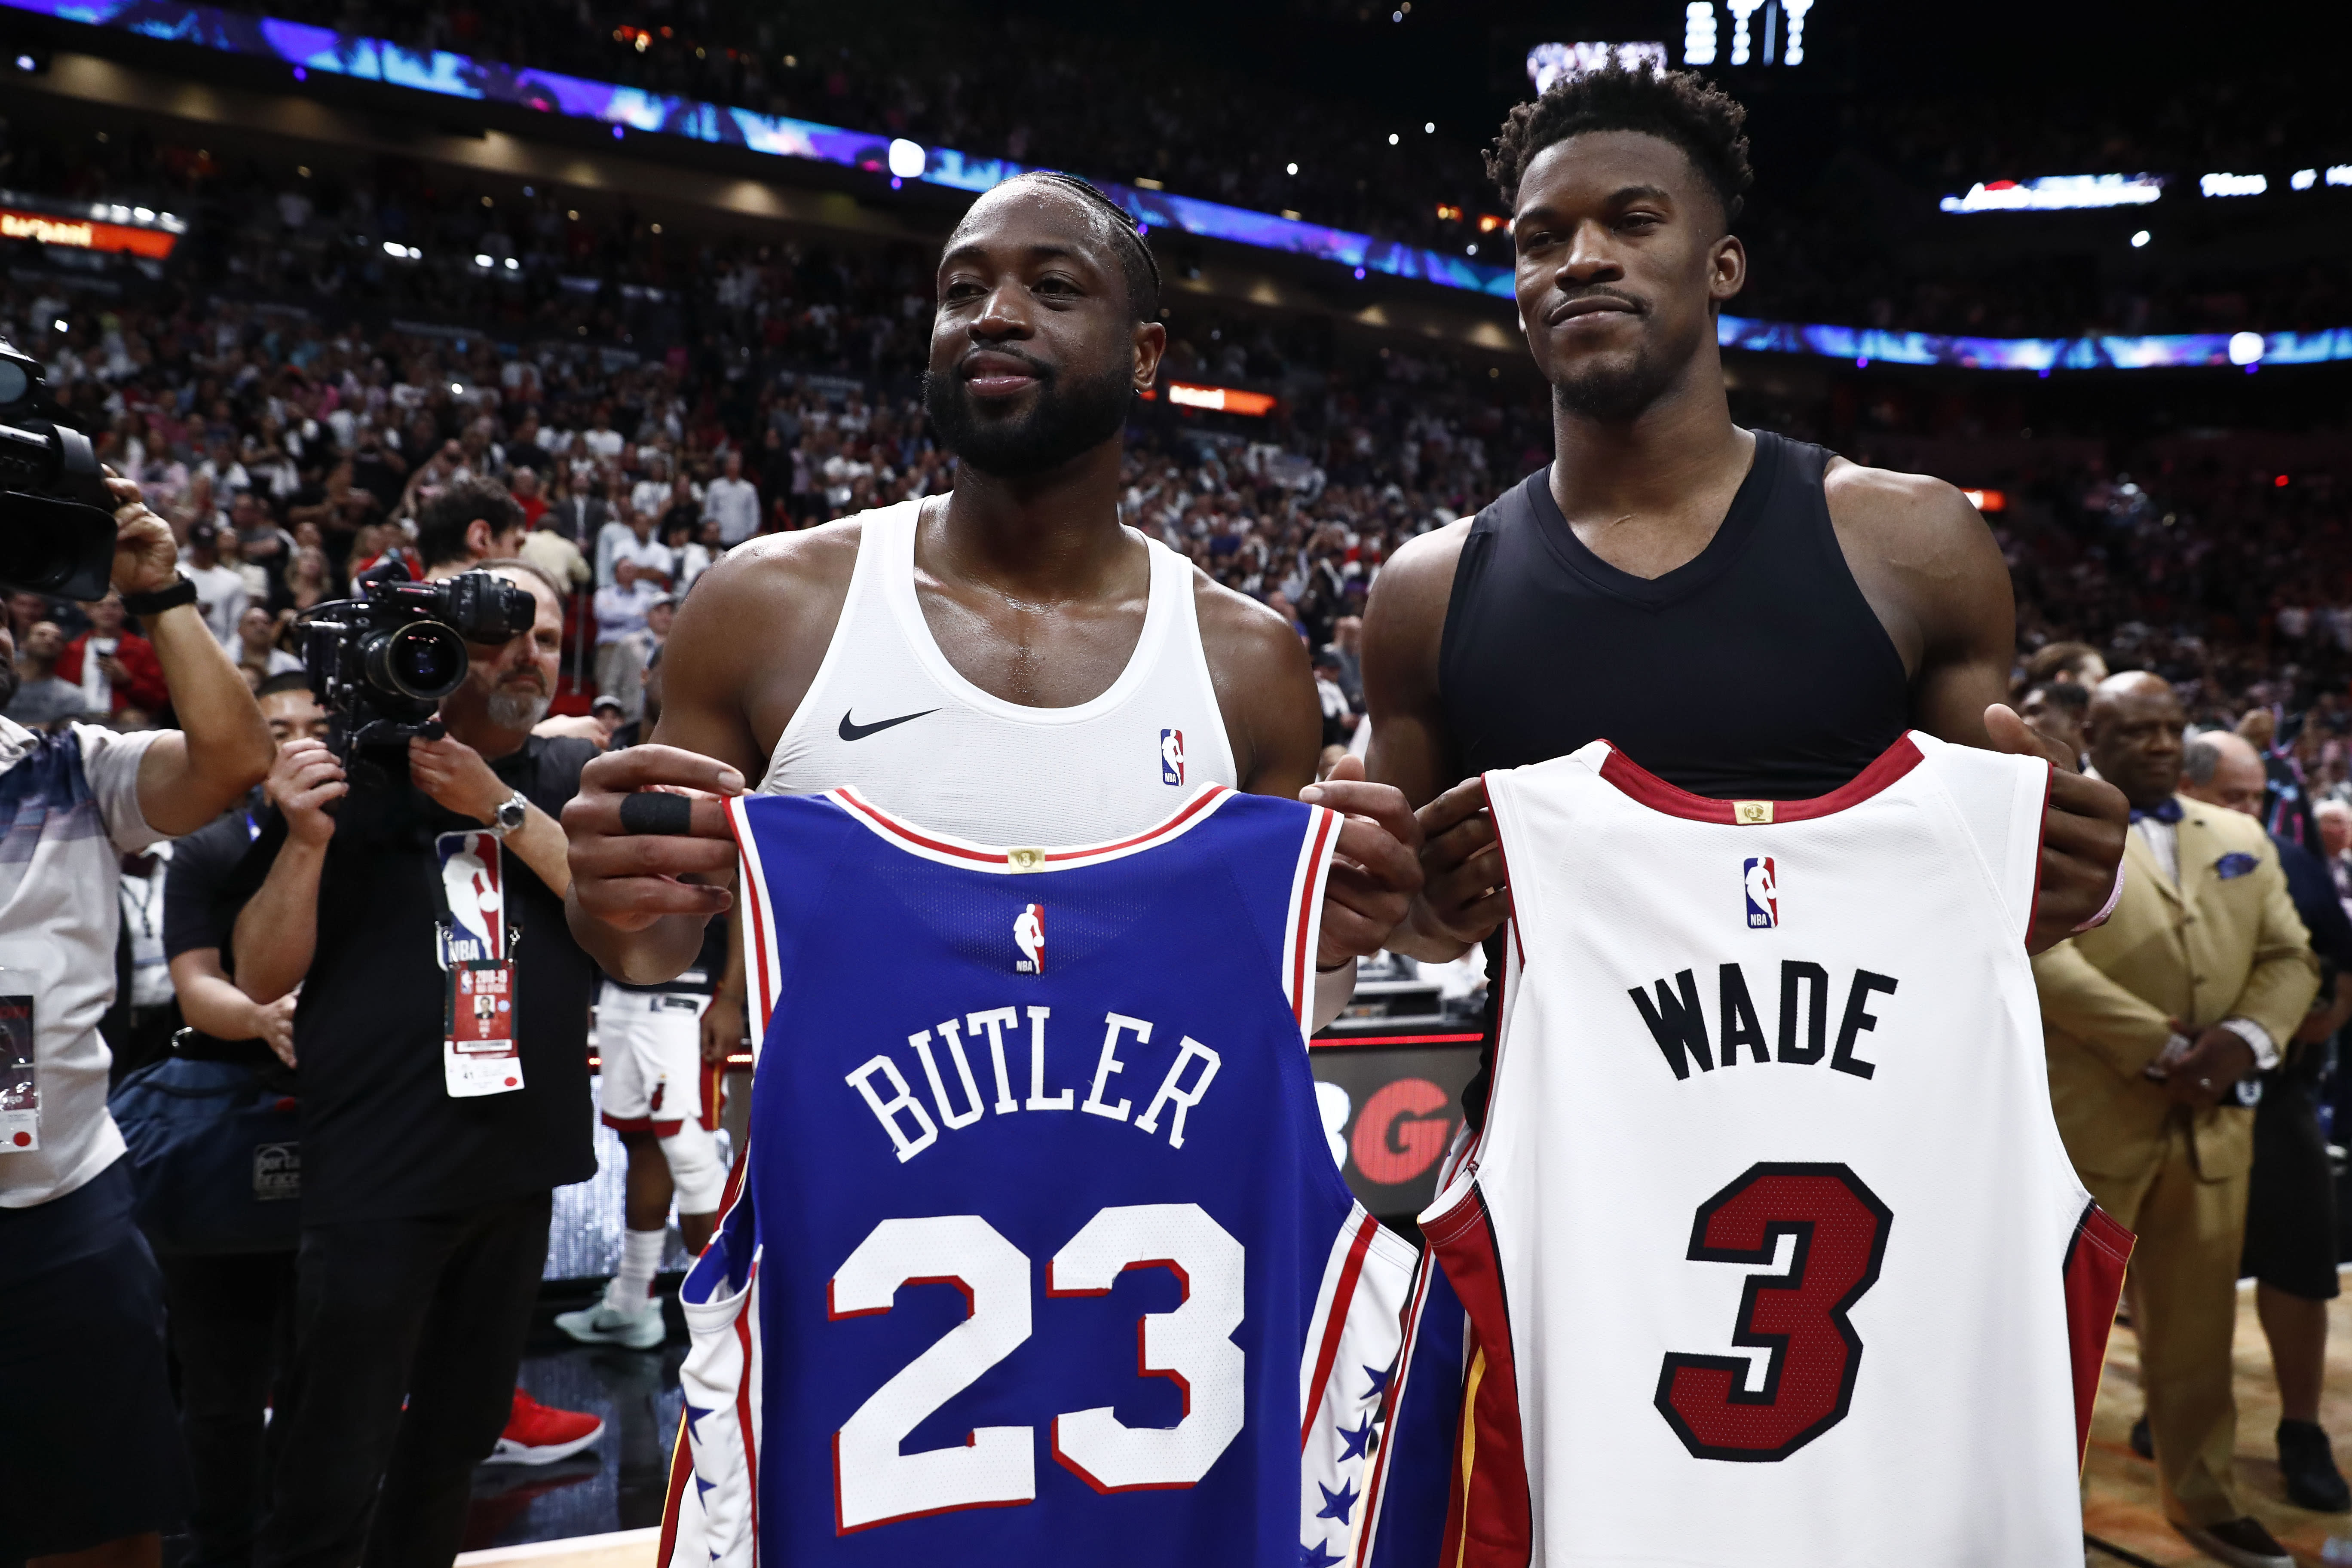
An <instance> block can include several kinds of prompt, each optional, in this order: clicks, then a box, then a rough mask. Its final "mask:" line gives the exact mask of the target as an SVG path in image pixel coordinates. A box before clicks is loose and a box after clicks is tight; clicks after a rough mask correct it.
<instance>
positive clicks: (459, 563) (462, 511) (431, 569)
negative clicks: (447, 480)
mask: <svg viewBox="0 0 2352 1568" xmlns="http://www.w3.org/2000/svg"><path fill="white" fill-rule="evenodd" d="M528 532H529V529H528V528H527V527H526V526H525V524H524V522H523V517H522V508H521V507H520V506H518V505H516V504H515V499H514V497H513V496H511V495H509V494H508V493H507V490H506V487H505V486H503V485H500V484H499V483H498V482H497V481H496V480H494V479H470V478H469V479H461V480H457V481H455V482H453V483H451V484H449V485H448V486H447V487H446V488H445V489H441V490H440V491H438V492H437V493H436V494H435V495H434V497H433V499H432V500H428V501H426V502H425V504H424V506H423V507H421V508H420V509H419V510H417V513H416V554H417V558H418V559H419V560H421V561H423V562H424V563H425V576H426V577H427V578H435V577H455V576H457V574H459V573H461V572H471V571H473V570H474V569H475V568H476V567H477V566H478V565H480V563H483V562H485V561H491V560H499V561H511V560H513V559H514V558H515V557H516V556H517V555H518V554H519V553H520V552H521V550H522V545H523V539H524V536H525V535H526V534H527V533H528Z"/></svg>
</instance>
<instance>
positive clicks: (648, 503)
mask: <svg viewBox="0 0 2352 1568" xmlns="http://www.w3.org/2000/svg"><path fill="white" fill-rule="evenodd" d="M671 499H672V498H671V494H670V479H669V459H668V458H666V457H664V456H663V455H662V454H661V453H659V452H655V453H652V454H650V455H649V456H648V457H647V458H646V470H645V478H643V479H639V480H638V481H637V482H636V484H635V486H634V487H632V488H631V489H630V491H629V510H631V511H632V512H635V513H637V514H639V515H641V516H643V517H646V518H647V519H649V520H652V521H654V522H656V523H658V521H660V518H661V514H662V513H663V512H665V511H667V510H669V505H670V501H671Z"/></svg>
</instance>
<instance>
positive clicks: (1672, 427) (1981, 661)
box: [1363, 68, 2127, 1119]
mask: <svg viewBox="0 0 2352 1568" xmlns="http://www.w3.org/2000/svg"><path fill="white" fill-rule="evenodd" d="M1744 117H1745V111H1744V110H1742V109H1741V108H1740V107H1739V106H1738V104H1736V103H1734V102H1733V101H1732V100H1730V99H1729V98H1727V97H1726V96H1725V95H1724V94H1723V93H1722V92H1721V90H1720V89H1715V88H1712V87H1708V86H1706V85H1705V84H1704V83H1702V82H1701V81H1700V80H1699V79H1697V78H1696V77H1694V76H1690V75H1687V74H1685V73H1680V72H1670V73H1653V72H1650V71H1647V70H1643V71H1627V70H1623V69H1620V68H1608V69H1603V70H1599V71H1592V72H1588V73H1586V74H1584V75H1581V76H1577V77H1573V78H1570V79H1565V80H1563V81H1561V82H1559V83H1557V84H1555V85H1554V86H1553V87H1552V89H1550V90H1549V91H1548V92H1546V93H1545V94H1544V95H1543V96H1542V97H1541V98H1540V99H1538V100H1536V101H1535V102H1533V103H1528V104H1522V105H1520V106H1519V107H1518V108H1517V109H1516V110H1512V112H1511V115H1510V118H1509V120H1508V121H1507V122H1506V124H1505V127H1504V130H1503V134H1502V136H1501V138H1500V139H1499V141H1498V142H1496V148H1495V151H1494V152H1493V153H1490V154H1489V159H1488V163H1489V169H1490V172H1491V173H1492V174H1494V175H1495V177H1496V182H1497V184H1499V186H1500V187H1501V191H1502V195H1503V197H1504V199H1505V200H1506V201H1507V202H1508V203H1509V204H1510V205H1511V209H1512V215H1513V216H1512V236H1513V238H1514V240H1515V242H1516V245H1517V258H1518V259H1517V297H1518V308H1519V318H1520V324H1521V326H1522V328H1523V330H1524V331H1525V332H1526V334H1527V339H1528V349H1529V351H1530V352H1531V353H1533V354H1534V355H1535V360H1536V363H1537V365H1538V368H1539V369H1541V370H1542V371H1543V373H1544V375H1545V378H1546V379H1547V380H1548V381H1549V382H1550V383H1551V385H1552V389H1553V399H1552V401H1553V412H1552V431H1553V442H1554V450H1555V452H1556V454H1557V455H1556V457H1555V458H1554V459H1553V462H1552V464H1551V466H1550V467H1549V468H1546V469H1542V470H1538V472H1537V473H1535V474H1532V475H1530V476H1528V479H1527V480H1526V481H1525V482H1524V483H1522V484H1520V485H1518V486H1517V487H1515V488H1514V489H1511V490H1509V491H1507V492H1506V493H1505V495H1504V496H1503V497H1502V498H1501V499H1500V500H1496V502H1495V503H1494V504H1493V505H1491V506H1489V507H1487V508H1486V510H1484V511H1482V512H1480V513H1479V514H1478V516H1477V517H1475V519H1469V520H1465V521H1458V522H1454V523H1452V524H1449V525H1448V526H1446V527H1444V528H1443V529H1440V530H1437V531H1434V532H1432V533H1429V534H1425V535H1423V537H1421V538H1419V539H1416V540H1414V541H1412V542H1411V543H1409V544H1407V545H1406V546H1405V547H1404V548H1403V549H1402V550H1401V551H1399V552H1397V554H1396V556H1395V558H1394V559H1393V560H1392V561H1391V563H1389V566H1388V568H1387V570H1386V571H1384V572H1383V573H1382V574H1381V577H1380V580H1379V583H1378V584H1377V585H1376V587H1375V589H1374V591H1373V594H1372V597H1371V602H1370V606H1369V608H1368V610H1367V613H1366V616H1365V623H1364V648H1363V668H1364V685H1365V692H1366V696H1367V698H1368V699H1369V701H1370V710H1371V718H1372V744H1371V752H1370V774H1371V776H1372V777H1373V778H1375V779H1379V780H1381V781H1382V782H1385V783H1390V784H1396V785H1398V786H1399V787H1400V788H1402V790H1403V791H1404V793H1405V795H1406V796H1407V797H1408V798H1409V799H1411V800H1412V801H1413V802H1414V803H1415V805H1417V806H1418V807H1419V808H1420V817H1421V822H1422V826H1423V831H1424V833H1425V835H1426V842H1425V845H1424V847H1423V869H1424V871H1425V873H1426V882H1425V886H1424V889H1423V894H1422V896H1421V897H1420V898H1419V899H1417V900H1415V901H1414V904H1413V908H1412V914H1411V916H1410V917H1409V918H1408V920H1407V921H1406V923H1405V924H1404V925H1403V926H1402V927H1400V928H1399V930H1398V931H1397V932H1396V934H1395V936H1394V937H1393V938H1391V945H1392V946H1394V947H1396V948H1398V949H1399V950H1401V951H1402V952H1408V953H1411V954H1412V955H1413V956H1415V957H1419V958H1425V959H1430V960H1439V961H1442V960H1445V959H1450V958H1454V957H1456V956H1458V955H1459V954H1461V953H1462V952H1464V951H1465V950H1466V949H1467V947H1468V946H1469V945H1470V944H1471V943H1472V942H1479V941H1481V940H1483V939H1486V937H1488V936H1489V935H1490V934H1491V933H1492V932H1493V931H1495V930H1496V926H1497V924H1498V923H1499V922H1500V921H1501V920H1502V919H1503V917H1504V916H1505V915H1506V914H1507V912H1508V908H1509V891H1508V889H1507V887H1506V886H1505V882H1504V875H1503V868H1502V865H1501V859H1500V856H1499V853H1498V851H1497V850H1496V845H1495V834H1494V829H1493V826H1492V825H1491V823H1490V822H1489V820H1488V819H1487V817H1486V799H1485V791H1484V788H1483V786H1482V785H1481V784H1479V781H1478V778H1477V774H1478V773H1481V772H1483V771H1485V770H1486V769H1489V768H1500V767H1513V766H1517V765H1518V764H1521V763H1534V762H1540V761H1543V760H1545V759H1547V758H1550V757H1556V756H1560V755H1563V754H1565V753H1567V752H1572V751H1574V750H1575V749H1576V748H1578V747H1579V746H1581V745H1583V744H1585V743H1586V742H1590V741H1592V740H1594V739H1597V738H1605V739H1607V740H1608V741H1610V742H1612V743H1613V744H1615V745H1616V746H1618V747H1619V748H1621V749H1622V750H1623V751H1624V752H1626V754H1627V755H1629V756H1630V757H1632V758H1633V761H1635V762H1637V763H1641V764H1642V765H1643V767H1645V768H1648V769H1649V770H1651V771H1652V772H1654V773H1658V774H1660V775H1661V776H1663V777H1664V778H1666V779H1668V780H1669V781H1671V782H1673V783H1674V784H1679V785H1681V786H1682V787H1684V788H1685V789H1688V790H1692V791H1694V792H1696V793H1698V794H1701V795H1714V796H1717V797H1736V798H1748V799H1776V800H1790V799H1802V798H1806V797H1809V796H1812V795H1822V794H1826V793H1828V792H1829V791H1831V790H1832V789H1835V788H1837V787H1838V786H1839V785H1841V784H1844V783H1845V782H1846V781H1847V780H1849V779H1851V778H1852V777H1853V775H1854V774H1855V773H1859V772H1860V771H1861V770H1862V769H1863V768H1864V766H1865V765H1867V764H1868V763H1870V762H1871V761H1872V759H1874V757H1876V756H1877V755H1878V753H1879V752H1882V751H1884V750H1885V748H1886V747H1887V746H1888V745H1890V744H1891V743H1893V742H1894V741H1895V739H1896V738H1897V737H1898V736H1899V735H1901V734H1902V732H1903V731H1904V730H1905V729H1906V728H1910V727H1916V728H1918V729H1921V730H1925V731H1928V732H1929V733H1931V734H1934V735H1937V736H1939V737H1941V738H1943V739H1945V740H1948V741H1952V742H1959V743H1962V744H1966V745H1972V746H1987V747H1991V748H1994V749H1997V750H2001V751H2007V752H2022V753H2030V754H2040V755H2044V756H2047V757H2048V758H2049V759H2050V761H2051V762H2052V763H2054V764H2056V765H2057V766H2058V767H2060V768H2062V769H2063V770H2065V771H2064V772H2063V773H2060V774H2059V775H2058V776H2057V778H2056V779H2055V781H2054V783H2053V788H2052V792H2051V801H2050V808H2049V815H2048V818H2047V821H2046V823H2045V826H2044V837H2043V848H2042V884H2041V893H2040V898H2039V900H2038V901H2037V906H2036V909H2035V911H2034V921H2033V930H2032V947H2033V948H2034V949H2035V950H2036V951H2039V950H2040V949H2042V948H2043V947H2046V946H2048V945H2050V944H2051V943H2053V942H2056V941H2058V940H2060V939H2061V938H2063V936H2065V935H2066V933H2067V932H2068V931H2071V930H2073V929H2074V927H2075V926H2077V925H2079V924H2081V923H2082V922H2084V921H2086V920H2088V919H2091V918H2092V917H2094V916H2095V915H2096V914H2097V912H2098V911H2099V910H2100V909H2101V908H2102V906H2103V905H2105V903H2106V901H2107V899H2108V895H2109V893H2110V890H2111V889H2113V887H2114V885H2115V876H2116V864H2117V862H2118V861H2119V860H2120V859H2121V858H2122V854H2123V844H2124V832H2125V827H2126V816H2127V808H2126V805H2125V803H2124V800H2123V797H2122V796H2121V795H2118V794H2117V793H2116V791H2115V790H2114V789H2113V788H2112V787H2111V786H2109V785H2107V784H2101V783H2098V782H2096V781H2095V780H2090V779H2085V778H2082V777H2080V776H2078V775H2077V774H2076V773H2074V771H2073V769H2074V758H2072V757H2069V756H2064V755H2062V754H2061V753H2062V752H2063V748H2062V747H2059V746H2057V745H2054V744H2053V743H2050V742H2043V741H2042V740H2041V739H2040V738H2039V737H2037V736H2035V735H2034V734H2033V733H2032V731H2030V730H2028V729H2027V727H2026V726H2025V724H2024V723H2023V722H2022V721H2020V720H2019V719H2018V718H2017V716H2016V715H2015V714H2014V713H2012V712H2011V711H2010V710H2009V709H2008V708H2007V707H2005V706H2002V705H2000V700H2001V699H2002V698H2003V697H2004V696H2005V695H2006V693H2007V690H2008V685H2009V672H2010V666H2011V659H2012V658H2013V657H2014V653H2015V646H2016V621H2015V608H2014V605H2013V602H2012V600H2011V593H2010V583H2009V574H2008V570H2007V568H2006V566H2005V565H2004V563H2003V562H2002V560H2001V556H2000V550H1999V548H1998V547H1997V546H1996V545H1995V543H1994V542H1993V538H1992V535H1991V532H1990V531H1989V530H1988V529H1987V528H1986V527H1985V525H1984V523H1983V521H1982V520H1981V519H1980V518H1979V517H1978V515H1977V513H1976V511H1975V510H1974V509H1973V508H1972V507H1970V506H1969V502H1968V501H1967V500H1966V499H1965V498H1964V497H1963V496H1962V495H1961V494H1960V492H1959V491H1958V490H1957V489H1954V488H1952V487H1951V486H1950V485H1948V484H1945V483H1944V482H1942V481H1941V480H1938V479H1927V478H1924V477H1921V476H1918V475H1913V474H1896V473H1890V472H1886V471H1884V470H1881V469H1876V468H1863V467H1861V466H1860V465H1858V464H1854V463H1850V462H1848V461H1846V460H1845V459H1843V458H1838V457H1835V456H1832V454H1830V453H1828V452H1825V451H1823V450H1822V449H1821V448H1820V447H1811V446H1806V445H1804V444H1802V443H1800V442H1795V441H1790V440H1788V439H1786V438H1785V437H1780V436H1776V435H1772V434H1770V433H1769V432H1763V431H1748V430H1743V429H1741V428H1739V427H1738V426H1736V425H1734V424H1733V423H1732V422H1731V415H1730V407H1729V404H1728V401H1727V396H1726V392H1725V385H1724V375H1723V364H1722V360H1721V356H1720V354H1719V353H1718V352H1717V341H1716V316H1717V311H1718V310H1720V309H1721V307H1722V305H1723V302H1724V301H1725V300H1729V299H1730V298H1731V297H1732V296H1733V295H1735V294H1737V293H1738V291H1739V289H1740V286H1741V285H1742V283H1743V282H1744V281H1745V280H1746V276H1747V253H1746V251H1745V249H1744V248H1743V247H1742V246H1741V244H1740V242H1739V240H1738V238H1737V237H1734V236H1733V235H1732V234H1731V233H1730V232H1729V228H1730V225H1731V223H1732V221H1733V220H1734V219H1735V218H1736V217H1737V216H1738V211H1739V205H1740V199H1741V198H1740V192H1741V191H1742V190H1743V189H1744V188H1745V187H1746V186H1747V184H1748V183H1749V180H1750V174H1749V172H1748V155H1747V154H1748V142H1747V138H1746V137H1745V135H1743V134H1742V132H1741V122H1742V121H1743V119H1744ZM1465 775H1467V776H1466V779H1465ZM1456 780H1465V782H1463V783H1459V784H1456V783H1455V782H1454V781H1456ZM1448 785H1452V786H1453V787H1451V788H1448V787H1447V786H1448ZM1441 792H1442V793H1441ZM1483 1088H1484V1086H1483V1082H1482V1083H1480V1084H1475V1085H1474V1086H1473V1091H1472V1092H1471V1093H1469V1094H1465V1104H1466V1106H1467V1108H1468V1109H1469V1110H1471V1113H1472V1115H1473V1117H1474V1119H1478V1118H1479V1117H1480V1116H1481V1113H1483V1110H1484V1094H1483Z"/></svg>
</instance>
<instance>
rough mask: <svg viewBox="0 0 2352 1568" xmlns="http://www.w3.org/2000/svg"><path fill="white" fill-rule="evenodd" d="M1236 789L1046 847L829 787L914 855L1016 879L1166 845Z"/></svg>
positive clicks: (1205, 790) (1201, 794) (1205, 792)
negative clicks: (924, 822)
mask: <svg viewBox="0 0 2352 1568" xmlns="http://www.w3.org/2000/svg"><path fill="white" fill-rule="evenodd" d="M1233 793H1234V792H1233V791H1232V790H1230V789H1228V788H1226V787H1225V786H1224V785H1223V784H1204V785H1202V787H1201V788H1200V789H1199V790H1198V791H1197V792H1195V793H1194V794H1193V795H1192V798H1191V799H1189V800H1187V801H1186V802H1185V803H1184V804H1183V805H1181V806H1179V807H1178V808H1177V810H1176V813H1175V815H1173V816H1170V817H1169V818H1168V819H1167V820H1166V821H1164V822H1162V823H1160V825H1159V826H1157V827H1150V828H1146V829H1145V830H1144V831H1143V832H1141V833H1137V834H1130V835H1129V837H1125V838H1119V839H1114V840H1112V841H1111V842H1109V843H1107V844H1081V845H1066V846H1060V847H1042V846H1041V847H1035V848H1030V847H1016V846H1011V845H997V844H976V843H974V842H972V841H971V840H970V839H968V838H957V837H952V836H950V835H949V834H945V833H933V832H931V831H930V830H929V829H928V828H922V827H918V826H915V825H914V824H912V823H909V822H906V821H903V820H901V819H900V818H898V817H896V816H891V815H890V814H889V813H888V812H887V811H884V810H883V809H882V808H881V807H880V806H878V805H875V804H874V803H873V802H871V801H869V800H867V799H866V797H865V796H863V795H859V794H858V793H857V792H856V790H854V789H851V788H850V787H849V786H847V785H846V784H845V785H843V786H842V787H841V788H839V789H829V790H826V791H825V792H824V798H825V799H827V800H830V801H832V802H834V803H835V804H836V805H840V806H841V807H842V808H843V809H844V810H845V811H847V812H848V813H849V814H850V816H853V817H855V818H856V819H857V820H858V821H859V822H862V823H864V824H865V825H866V826H867V827H870V828H872V829H873V830H874V832H875V833H876V834H877V835H878V836H879V837H883V838H886V839H887V840H889V841H890V842H891V843H892V844H895V845H897V846H898V847H899V848H901V849H904V850H905V851H907V852H908V854H910V855H919V856H921V857H922V858H924V859H926V860H935V861H937V862H938V863H939V864H940V865H942V866H961V867H963V868H966V869H968V870H973V871H989V872H993V873H995V874H996V875H998V876H1005V877H1013V876H1020V875H1023V874H1024V873H1028V872H1034V871H1044V870H1054V871H1061V870H1067V869H1070V868H1075V867H1079V866H1097V865H1100V864H1101V863H1102V862H1104V861H1106V860H1117V859H1119V858H1122V857H1124V856H1128V855H1133V854H1136V853H1138V852H1139V851H1141V850H1145V849H1150V848H1151V847H1154V846H1155V845H1160V844H1165V843H1167V842H1168V841H1169V840H1170V839H1172V838H1175V837H1178V836H1179V835H1181V834H1182V833H1184V832H1186V831H1188V830H1189V829H1191V828H1192V827H1193V826H1196V825H1198V824H1199V823H1202V822H1203V821H1206V820H1207V819H1208V817H1209V816H1210V814H1211V813H1213V812H1214V811H1215V810H1216V809H1217V807H1218V806H1219V805H1221V804H1223V801H1224V800H1225V799H1226V798H1227V797H1228V796H1230V795H1232V794H1233ZM739 798H740V797H739Z"/></svg>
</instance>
